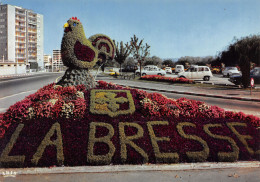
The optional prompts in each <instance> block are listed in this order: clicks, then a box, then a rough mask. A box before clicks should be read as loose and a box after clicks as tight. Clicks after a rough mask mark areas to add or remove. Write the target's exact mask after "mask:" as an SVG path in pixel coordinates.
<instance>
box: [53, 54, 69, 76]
mask: <svg viewBox="0 0 260 182" xmlns="http://www.w3.org/2000/svg"><path fill="white" fill-rule="evenodd" d="M52 69H53V71H64V70H66V67H65V66H64V65H63V62H62V58H61V51H60V50H53V51H52Z"/></svg>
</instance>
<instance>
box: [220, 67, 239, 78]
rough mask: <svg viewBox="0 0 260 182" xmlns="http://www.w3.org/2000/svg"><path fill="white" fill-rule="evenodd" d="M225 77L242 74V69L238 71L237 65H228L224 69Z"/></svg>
mask: <svg viewBox="0 0 260 182" xmlns="http://www.w3.org/2000/svg"><path fill="white" fill-rule="evenodd" d="M222 75H223V77H226V76H227V77H230V76H232V75H240V76H241V71H238V69H237V67H226V68H225V69H224V70H223V71H222Z"/></svg>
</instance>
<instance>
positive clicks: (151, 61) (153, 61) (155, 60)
mask: <svg viewBox="0 0 260 182" xmlns="http://www.w3.org/2000/svg"><path fill="white" fill-rule="evenodd" d="M146 65H156V66H161V65H162V60H161V58H159V57H157V56H153V57H147V58H145V61H144V66H146Z"/></svg>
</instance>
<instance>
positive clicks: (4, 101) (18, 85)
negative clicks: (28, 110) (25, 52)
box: [0, 72, 64, 113]
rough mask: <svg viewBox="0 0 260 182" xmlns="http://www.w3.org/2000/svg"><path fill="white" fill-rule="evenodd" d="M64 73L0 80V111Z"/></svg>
mask: <svg viewBox="0 0 260 182" xmlns="http://www.w3.org/2000/svg"><path fill="white" fill-rule="evenodd" d="M63 74H64V73H62V72H61V73H44V74H36V75H31V76H24V77H14V78H5V79H1V80H0V113H1V112H4V111H5V110H6V109H8V108H9V106H11V105H13V104H15V103H16V102H17V101H20V100H22V99H24V98H25V97H26V96H28V95H30V94H32V93H34V92H36V91H37V90H38V89H40V88H42V87H43V86H45V85H47V84H50V83H53V82H55V81H56V79H57V78H58V77H60V76H61V75H63Z"/></svg>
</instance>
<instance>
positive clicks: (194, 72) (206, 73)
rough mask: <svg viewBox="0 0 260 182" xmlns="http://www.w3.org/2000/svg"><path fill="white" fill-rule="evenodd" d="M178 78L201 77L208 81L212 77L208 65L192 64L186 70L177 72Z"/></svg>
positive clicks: (195, 78) (196, 78)
mask: <svg viewBox="0 0 260 182" xmlns="http://www.w3.org/2000/svg"><path fill="white" fill-rule="evenodd" d="M178 77H179V78H188V79H194V80H198V79H203V80H204V81H209V80H210V78H211V77H213V75H212V73H211V71H210V69H209V67H207V66H194V67H190V68H189V69H188V70H187V71H186V72H184V71H183V72H180V73H178Z"/></svg>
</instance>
